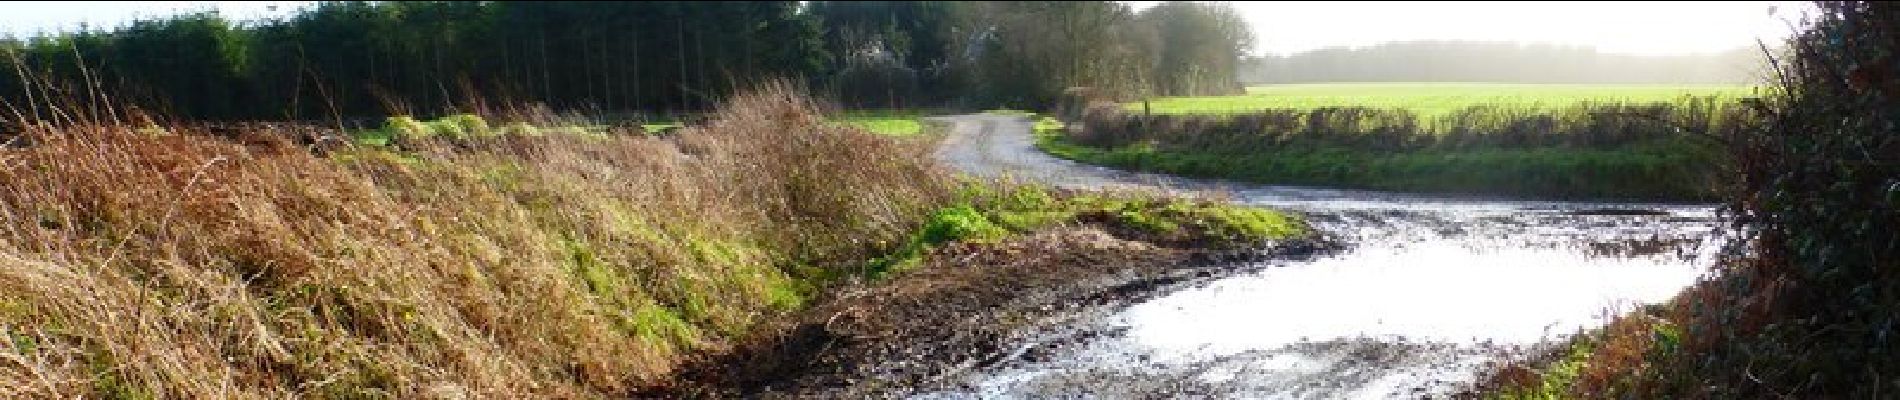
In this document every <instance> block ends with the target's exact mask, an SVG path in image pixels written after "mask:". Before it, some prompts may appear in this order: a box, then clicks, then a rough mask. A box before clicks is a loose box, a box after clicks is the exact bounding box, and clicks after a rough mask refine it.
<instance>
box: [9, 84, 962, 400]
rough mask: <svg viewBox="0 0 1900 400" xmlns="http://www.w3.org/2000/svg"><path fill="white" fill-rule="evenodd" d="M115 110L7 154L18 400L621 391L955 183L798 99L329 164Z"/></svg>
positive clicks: (774, 306) (882, 245)
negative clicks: (116, 114)
mask: <svg viewBox="0 0 1900 400" xmlns="http://www.w3.org/2000/svg"><path fill="white" fill-rule="evenodd" d="M102 121H108V120H94V121H81V122H79V123H70V124H65V123H62V124H57V125H52V124H20V125H18V126H29V127H33V128H31V129H27V130H25V131H24V132H21V133H19V134H18V135H19V136H18V137H19V138H23V139H24V140H16V141H15V142H14V144H13V145H11V146H9V147H0V397H6V398H19V397H35V398H43V397H77V396H84V397H115V398H122V397H133V398H148V397H160V398H265V397H269V398H280V397H353V398H354V397H393V398H435V397H477V398H524V397H560V398H572V397H611V396H616V395H621V394H625V393H628V392H629V391H631V390H633V389H634V388H637V387H640V386H642V385H647V384H652V383H655V381H656V380H658V379H662V378H664V377H665V376H666V375H667V374H668V373H669V371H670V369H671V368H672V367H673V366H674V364H675V363H676V362H677V361H678V360H679V359H680V357H681V356H682V355H683V354H685V353H686V352H689V351H695V350H704V349H717V348H720V347H721V346H724V345H726V344H728V343H731V342H732V341H733V340H736V339H738V338H740V337H741V336H743V335H744V334H745V332H747V328H748V327H749V326H752V325H753V324H755V323H757V322H758V321H761V320H762V318H765V317H766V316H770V315H773V314H775V313H779V312H783V311H785V310H789V309H792V308H795V307H797V306H799V305H800V304H801V303H802V302H804V301H807V300H808V299H809V298H810V297H811V296H812V294H813V293H814V290H813V288H814V287H816V286H818V285H823V284H825V283H826V280H827V279H831V277H836V276H849V275H852V274H854V273H855V271H854V269H857V268H862V266H861V265H860V264H862V263H861V262H858V260H865V259H869V258H872V257H874V256H876V255H879V254H883V253H887V252H890V251H891V250H892V249H891V246H893V245H891V243H898V242H901V241H902V240H903V239H904V238H905V237H906V235H907V234H908V233H909V232H913V231H916V230H917V229H919V228H920V227H921V224H922V222H923V221H924V220H925V219H927V218H928V217H929V216H930V215H931V213H932V212H934V210H937V209H940V208H943V207H945V206H946V205H947V203H948V202H949V199H950V198H951V196H953V190H952V187H953V184H952V183H951V182H950V181H949V180H948V178H947V177H946V175H944V174H943V173H942V172H940V171H938V170H936V169H934V168H935V167H933V166H932V165H930V164H929V161H928V160H929V159H930V158H929V157H927V156H926V155H927V149H926V148H923V147H922V146H919V145H917V144H912V143H904V142H899V141H892V140H888V139H886V138H882V137H878V136H876V135H872V134H868V133H865V132H863V131H861V130H857V129H853V128H850V127H842V126H837V125H835V124H827V123H824V121H823V120H822V118H821V116H820V115H819V114H818V113H817V112H816V111H815V108H814V107H813V105H812V104H811V102H810V101H808V100H807V99H806V98H804V97H803V96H802V95H800V94H799V93H798V92H796V91H795V90H793V89H791V88H790V86H787V85H768V86H765V87H764V88H762V89H760V90H758V91H755V92H753V93H751V94H748V95H743V96H738V97H736V98H734V99H733V100H731V101H730V102H729V103H728V104H726V105H725V106H724V107H723V108H721V109H720V110H719V111H718V112H717V114H716V115H715V116H714V117H713V118H712V119H711V121H710V122H709V123H708V124H705V125H704V126H698V127H688V128H684V129H682V130H681V131H680V132H679V133H678V134H675V135H668V136H665V137H651V136H645V135H617V136H608V137H581V136H573V135H547V136H534V137H530V136H525V135H500V136H489V135H480V134H474V132H467V131H465V132H464V133H470V134H469V135H466V136H464V137H455V138H450V137H443V136H440V135H419V136H418V137H414V138H412V139H413V140H411V142H412V143H407V144H406V145H405V146H404V147H403V149H404V150H401V151H396V150H391V149H390V148H388V147H382V146H364V147H348V146H345V147H343V148H339V149H335V150H333V151H330V152H327V153H326V155H323V156H319V155H314V154H313V152H310V151H306V149H304V148H301V147H299V146H298V145H297V144H296V143H294V142H293V141H291V140H288V139H283V135H277V134H275V133H273V132H249V133H247V134H248V135H250V136H253V137H263V138H278V139H267V140H248V141H237V140H228V139H224V138H219V137H213V136H209V135H204V134H202V133H203V132H194V131H192V130H190V129H177V130H175V131H177V133H179V134H171V135H150V134H140V133H139V132H138V131H137V128H140V127H139V126H131V125H127V124H115V123H110V122H102ZM482 129H484V130H485V129H486V127H482Z"/></svg>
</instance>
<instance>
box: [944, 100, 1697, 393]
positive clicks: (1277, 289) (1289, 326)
mask: <svg viewBox="0 0 1900 400" xmlns="http://www.w3.org/2000/svg"><path fill="white" fill-rule="evenodd" d="M939 121H941V122H942V123H945V124H948V125H949V127H948V128H949V129H950V132H949V135H948V137H947V138H946V139H945V140H944V142H943V144H942V147H941V148H940V150H939V153H938V156H939V158H940V159H942V160H943V161H944V162H946V163H948V164H950V165H952V166H955V167H956V168H958V169H961V170H963V171H964V172H966V173H970V174H973V175H978V176H987V177H999V176H1010V177H1014V178H1018V179H1022V180H1028V181H1035V182H1043V183H1047V184H1051V185H1058V186H1067V187H1079V188H1101V187H1115V186H1146V187H1154V188H1161V189H1165V190H1171V191H1175V192H1180V193H1184V194H1207V193H1213V192H1218V193H1221V194H1222V195H1224V196H1226V197H1229V198H1231V199H1232V200H1233V201H1237V202H1242V203H1246V204H1253V205H1260V206H1269V207H1276V208H1282V209H1287V210H1293V211H1297V212H1300V213H1303V214H1305V215H1306V216H1307V217H1308V218H1309V219H1310V220H1311V221H1313V222H1314V223H1315V225H1316V226H1319V227H1322V228H1323V229H1324V230H1326V231H1328V232H1329V233H1330V234H1332V235H1333V236H1335V237H1338V238H1340V239H1341V240H1342V241H1343V242H1345V243H1346V244H1347V245H1349V246H1350V249H1349V250H1346V251H1342V252H1338V253H1337V254H1333V255H1330V256H1328V257H1323V258H1320V259H1317V260H1303V261H1273V262H1267V263H1261V264H1264V265H1263V268H1261V269H1258V270H1252V271H1249V272H1243V273H1238V274H1235V275H1234V276H1231V277H1227V278H1223V279H1218V280H1214V281H1212V282H1208V283H1205V284H1200V285H1195V286H1194V287H1190V288H1186V289H1180V290H1174V291H1171V292H1167V293H1160V294H1157V295H1156V296H1155V297H1153V298H1149V299H1144V300H1141V301H1138V302H1135V303H1134V304H1133V305H1129V306H1126V307H1123V308H1122V309H1120V310H1115V311H1112V312H1107V313H1104V315H1106V317H1104V318H1102V319H1100V320H1096V321H1090V322H1087V324H1090V326H1089V327H1082V328H1075V327H1071V328H1072V329H1070V330H1068V331H1066V332H1063V333H1052V334H1049V335H1045V337H1044V338H1042V339H1041V340H1043V342H1036V341H1034V340H1031V341H1026V342H1024V343H1019V344H1017V346H1018V347H1020V348H1022V349H1024V351H1022V352H1021V355H1020V356H1019V357H1017V358H1015V359H1012V360H1009V361H1007V362H1001V363H998V365H997V366H994V367H992V368H989V369H987V370H986V371H982V372H979V373H974V374H969V375H968V376H965V377H962V379H961V380H960V381H959V383H960V384H961V386H958V387H954V388H950V389H944V390H938V391H934V392H929V393H926V396H923V397H931V398H1010V397H1036V398H1040V397H1109V398H1121V397H1134V398H1144V397H1183V396H1186V397H1203V396H1211V397H1247V398H1421V397H1439V396H1444V395H1446V394H1447V393H1451V392H1455V391H1456V390H1457V389H1458V388H1459V386H1460V385H1461V384H1463V383H1465V382H1466V381H1469V380H1470V379H1472V378H1473V377H1474V376H1475V374H1476V372H1478V371H1479V370H1480V369H1482V368H1484V366H1486V365H1488V364H1490V363H1495V362H1498V361H1502V360H1505V359H1509V358H1515V357H1522V356H1524V355H1525V354H1529V353H1532V352H1535V351H1540V350H1541V349H1540V346H1547V345H1549V344H1550V343H1553V342H1555V341H1556V339H1558V338H1560V337H1562V336H1563V335H1566V334H1570V333H1574V332H1576V331H1577V330H1579V329H1584V328H1588V327H1593V326H1596V325H1598V324H1600V323H1601V322H1602V319H1601V318H1602V317H1603V316H1604V315H1607V314H1605V310H1608V309H1623V308H1627V307H1632V306H1634V305H1635V304H1638V303H1641V302H1656V301H1660V300H1662V299H1665V298H1667V297H1669V296H1671V295H1673V294H1674V293H1676V292H1678V291H1680V289H1681V288H1682V287H1684V286H1686V285H1687V284H1689V283H1691V282H1693V281H1694V280H1695V279H1696V278H1697V277H1698V276H1699V275H1700V274H1701V272H1703V271H1704V270H1705V269H1706V266H1707V264H1708V263H1709V260H1710V259H1711V257H1712V256H1713V252H1714V251H1717V250H1716V249H1718V248H1719V247H1720V246H1719V245H1720V244H1721V243H1722V242H1723V239H1722V237H1721V234H1720V232H1719V231H1718V230H1717V229H1716V227H1717V226H1718V224H1717V220H1716V218H1715V216H1714V212H1713V209H1712V208H1711V207H1710V206H1697V205H1664V204H1605V203H1575V202H1537V201H1514V200H1509V199H1487V198H1454V197H1442V196H1425V195H1411V194H1397V193H1382V192H1371V191H1355V190H1337V189H1322V188H1303V187H1289V186H1271V185H1251V184H1237V183H1227V182H1214V181H1203V180H1192V179H1183V178H1176V177H1169V176H1163V175H1156V174H1142V173H1131V172H1124V171H1118V170H1113V169H1109V168H1104V167H1097V166H1090V165H1083V164H1078V163H1074V162H1071V161H1067V160H1061V159H1057V158H1054V157H1051V156H1049V155H1047V154H1044V153H1042V152H1040V151H1038V150H1036V149H1035V147H1034V141H1033V138H1032V137H1031V135H1030V129H1031V126H1032V125H1031V122H1030V121H1029V120H1028V119H1026V118H1021V117H1015V116H1001V115H965V116H954V117H944V118H940V119H939ZM1077 331H1080V332H1085V333H1081V334H1079V335H1082V336H1087V337H1089V339H1087V340H1073V339H1069V338H1066V337H1063V336H1064V335H1070V336H1074V335H1078V334H1076V333H1074V332H1077ZM1052 343H1053V344H1052Z"/></svg>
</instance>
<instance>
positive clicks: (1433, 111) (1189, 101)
mask: <svg viewBox="0 0 1900 400" xmlns="http://www.w3.org/2000/svg"><path fill="white" fill-rule="evenodd" d="M1752 91H1753V89H1751V88H1750V87H1748V86H1730V85H1596V84H1515V83H1312V84H1288V85H1269V86H1255V87H1250V88H1247V94H1245V95H1237V96H1202V97H1163V98H1156V99H1154V100H1153V101H1152V107H1153V112H1155V113H1158V114H1235V113H1243V112H1248V111H1253V110H1262V109H1274V108H1292V109H1313V108H1320V107H1351V106H1359V107H1374V108H1403V109H1408V110H1412V112H1414V113H1418V114H1419V116H1420V117H1421V118H1428V119H1429V118H1434V117H1437V116H1440V115H1445V114H1447V113H1450V112H1452V111H1456V110H1458V109H1461V108H1465V107H1470V106H1474V105H1515V106H1525V107H1538V108H1542V107H1558V106H1564V105H1568V104H1574V103H1578V102H1583V101H1624V102H1669V101H1673V100H1675V99H1678V98H1680V97H1682V96H1684V95H1694V96H1711V95H1715V96H1745V95H1748V94H1750V93H1751V92H1752ZM1126 106H1127V107H1128V109H1129V110H1132V111H1140V110H1141V109H1142V104H1141V103H1140V102H1134V103H1129V104H1127V105H1126Z"/></svg>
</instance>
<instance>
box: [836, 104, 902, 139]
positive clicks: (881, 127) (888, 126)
mask: <svg viewBox="0 0 1900 400" xmlns="http://www.w3.org/2000/svg"><path fill="white" fill-rule="evenodd" d="M923 116H924V115H923V113H921V112H918V111H912V110H854V111H846V112H844V113H843V114H842V115H839V116H837V117H835V118H833V119H834V120H835V121H838V122H842V123H845V124H850V125H853V126H857V127H859V128H864V129H865V130H868V131H871V132H872V133H877V134H880V135H890V136H910V135H916V134H919V133H923V132H924V124H923V122H922V121H920V120H919V118H922V117H923Z"/></svg>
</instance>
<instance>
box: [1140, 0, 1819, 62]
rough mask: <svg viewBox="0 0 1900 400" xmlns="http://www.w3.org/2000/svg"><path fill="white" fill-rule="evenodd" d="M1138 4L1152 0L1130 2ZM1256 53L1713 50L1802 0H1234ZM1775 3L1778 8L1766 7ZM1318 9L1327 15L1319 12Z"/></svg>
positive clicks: (1760, 30) (1761, 32) (1764, 26)
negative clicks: (1408, 48) (1395, 46)
mask: <svg viewBox="0 0 1900 400" xmlns="http://www.w3.org/2000/svg"><path fill="white" fill-rule="evenodd" d="M1128 3H1130V5H1132V6H1133V7H1135V8H1136V9H1143V8H1146V7H1149V6H1152V5H1154V4H1156V3H1160V2H1155V1H1131V2H1128ZM1233 5H1234V9H1235V10H1236V11H1239V12H1240V14H1241V16H1242V17H1243V18H1245V19H1246V20H1247V22H1248V25H1250V26H1252V27H1253V30H1254V35H1255V36H1256V39H1255V42H1256V43H1255V45H1254V47H1255V53H1256V54H1271V55H1287V54H1291V53H1297V52H1301V51H1308V50H1315V49H1319V48H1324V47H1335V46H1345V47H1359V46H1369V45H1373V44H1378V43H1384V42H1392V41H1406V40H1479V41H1502V42H1520V43H1550V44H1568V45H1587V46H1594V47H1596V48H1597V50H1599V51H1603V52H1609V53H1623V54H1644V55H1662V54H1686V53H1712V52H1719V51H1724V50H1732V49H1735V48H1738V47H1747V46H1754V45H1755V43H1756V41H1755V39H1756V38H1762V39H1765V40H1769V41H1773V40H1777V39H1780V38H1786V37H1788V36H1790V35H1791V34H1792V33H1793V30H1792V29H1791V28H1789V24H1788V23H1787V22H1784V21H1791V20H1795V19H1798V18H1797V17H1798V16H1799V13H1800V12H1801V11H1804V10H1811V9H1813V8H1812V6H1810V5H1808V3H1806V2H1775V1H1730V2H1703V1H1679V2H1666V1H1655V2H1649V1H1645V2H1422V1H1421V2H1410V1H1405V2H1313V1H1242V2H1234V3H1233ZM1770 6H1775V7H1776V8H1777V14H1778V15H1777V16H1771V15H1769V13H1768V9H1769V7H1770ZM1316 16H1324V17H1316Z"/></svg>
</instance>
